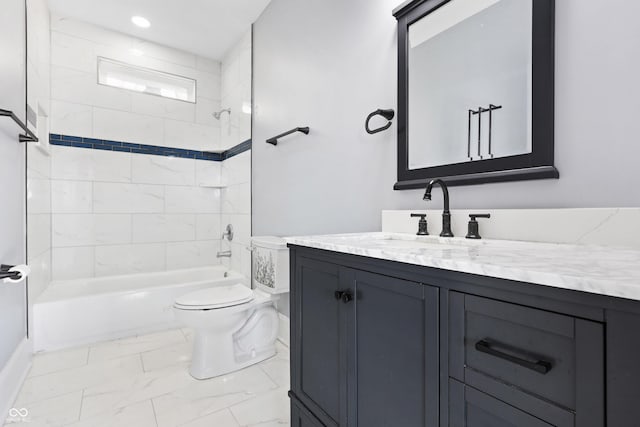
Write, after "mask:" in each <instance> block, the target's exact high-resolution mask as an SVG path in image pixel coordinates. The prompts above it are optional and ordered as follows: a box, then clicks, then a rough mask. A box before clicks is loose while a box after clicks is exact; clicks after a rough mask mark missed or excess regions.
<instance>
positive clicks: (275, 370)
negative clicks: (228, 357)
mask: <svg viewBox="0 0 640 427" xmlns="http://www.w3.org/2000/svg"><path fill="white" fill-rule="evenodd" d="M191 338H192V334H191V331H189V330H180V329H178V330H170V331H165V332H159V333H155V334H150V335H142V336H138V337H133V338H125V339H121V340H116V341H109V342H104V343H98V344H95V345H91V346H87V347H80V348H74V349H69V350H62V351H57V352H51V353H44V354H39V355H36V356H35V357H34V361H33V367H32V368H31V371H30V372H29V376H28V378H27V380H26V381H25V383H24V385H23V387H22V390H21V391H20V394H19V395H18V398H17V401H16V403H15V405H14V407H15V408H26V409H27V410H28V411H29V414H28V415H27V416H26V417H25V418H23V419H22V418H21V419H19V418H18V417H16V418H14V419H11V418H10V419H8V420H7V423H6V424H5V426H11V427H16V426H21V425H22V426H29V427H58V426H74V427H79V426H82V427H120V426H122V427H147V426H150V427H174V426H184V427H201V426H208V427H240V426H252V427H276V426H278V427H283V426H289V399H288V397H287V391H288V390H289V350H288V349H287V348H286V347H284V346H282V345H280V344H279V343H278V346H279V347H278V354H277V355H276V356H275V357H273V358H271V359H269V360H266V361H264V362H262V363H260V364H257V365H254V366H251V367H249V368H246V369H243V370H241V371H238V372H234V373H232V374H229V375H225V376H223V377H218V378H213V379H210V380H205V381H198V380H195V379H193V378H192V377H191V376H190V375H189V373H188V372H187V367H188V364H189V360H190V358H191Z"/></svg>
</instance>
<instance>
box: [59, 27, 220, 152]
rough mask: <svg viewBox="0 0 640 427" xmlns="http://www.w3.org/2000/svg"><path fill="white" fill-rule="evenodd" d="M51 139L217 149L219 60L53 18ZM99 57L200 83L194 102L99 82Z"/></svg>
mask: <svg viewBox="0 0 640 427" xmlns="http://www.w3.org/2000/svg"><path fill="white" fill-rule="evenodd" d="M51 27H52V31H51V64H52V65H51V69H52V71H51V72H52V76H51V97H52V99H53V103H52V117H53V118H54V119H55V120H54V124H53V126H52V129H53V132H54V133H66V134H71V135H77V136H85V137H94V138H100V139H112V140H116V141H127V142H135V143H141V144H149V145H160V146H169V147H180V148H189V149H196V150H214V149H218V148H219V146H220V142H219V140H220V123H219V122H218V121H217V120H214V119H213V117H212V113H213V112H215V111H218V110H219V109H220V91H221V89H220V62H218V61H213V60H210V59H207V58H200V57H197V56H196V55H193V54H190V53H188V52H182V51H179V50H176V49H172V48H168V47H165V46H160V45H156V44H154V43H151V42H146V41H143V40H140V39H136V38H134V37H130V36H127V35H124V34H120V33H116V32H113V31H109V30H106V29H103V28H99V27H95V26H93V25H90V24H86V23H83V22H78V21H74V20H72V19H66V18H62V17H59V16H53V18H52V20H51ZM98 57H106V58H109V59H114V60H117V61H122V62H126V63H130V64H133V65H137V66H142V67H147V68H151V69H155V70H159V71H164V72H168V73H172V74H177V75H181V76H184V77H188V78H191V79H195V80H196V81H197V89H196V90H197V101H198V102H197V103H195V104H194V103H189V102H182V101H177V100H170V99H164V98H159V97H156V96H152V95H146V94H140V93H135V92H131V91H126V90H122V89H116V88H112V87H108V86H104V85H99V84H97V81H98V79H97V67H98Z"/></svg>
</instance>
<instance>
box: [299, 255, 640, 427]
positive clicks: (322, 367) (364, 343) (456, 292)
mask: <svg viewBox="0 0 640 427" xmlns="http://www.w3.org/2000/svg"><path fill="white" fill-rule="evenodd" d="M289 248H290V256H291V381H292V382H291V392H290V396H291V400H292V425H293V426H294V427H307V426H312V427H319V426H326V427H338V426H340V427H344V426H348V427H357V426H359V427H387V426H388V427H413V426H416V427H431V426H433V427H435V426H440V427H446V426H454V427H480V426H482V427H488V426H490V427H502V426H514V427H528V426H536V427H537V426H557V427H602V426H608V427H627V426H628V427H637V426H638V425H639V424H638V420H639V419H640V405H638V394H637V384H638V383H639V382H640V367H639V366H638V365H639V364H638V360H640V304H639V303H638V302H636V301H630V300H624V299H620V298H613V297H606V296H602V295H596V294H589V293H584V292H577V291H571V290H566V289H558V288H553V287H549V286H541V285H535V284H529V283H523V282H515V281H511V280H506V279H497V278H492V277H486V276H478V275H473V274H468V273H460V272H455V271H446V270H442V269H437V268H431V267H424V266H418V265H412V264H404V263H399V262H395V261H390V260H380V259H373V258H368V257H365V256H359V255H353V254H345V253H337V252H332V251H329V250H322V249H313V248H308V247H304V246H296V245H289Z"/></svg>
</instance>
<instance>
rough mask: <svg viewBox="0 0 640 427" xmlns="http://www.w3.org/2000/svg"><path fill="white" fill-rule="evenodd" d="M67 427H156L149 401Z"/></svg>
mask: <svg viewBox="0 0 640 427" xmlns="http://www.w3.org/2000/svg"><path fill="white" fill-rule="evenodd" d="M68 426H69V427H157V424H156V417H155V414H154V412H153V405H152V404H151V401H150V400H147V401H144V402H140V403H136V404H134V405H130V406H126V407H124V408H118V409H116V410H114V411H109V412H105V413H101V414H97V415H96V416H94V417H92V418H88V419H85V420H80V421H78V422H76V423H73V424H68Z"/></svg>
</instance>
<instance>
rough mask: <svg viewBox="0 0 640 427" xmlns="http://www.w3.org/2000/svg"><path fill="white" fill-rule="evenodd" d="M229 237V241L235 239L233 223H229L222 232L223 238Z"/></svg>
mask: <svg viewBox="0 0 640 427" xmlns="http://www.w3.org/2000/svg"><path fill="white" fill-rule="evenodd" d="M225 237H226V238H227V240H228V241H232V240H233V225H231V224H227V227H226V228H225V230H224V233H222V239H224V238H225Z"/></svg>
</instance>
